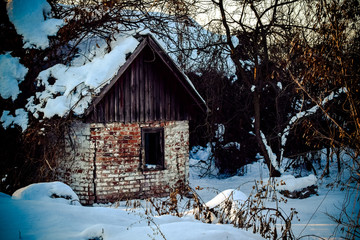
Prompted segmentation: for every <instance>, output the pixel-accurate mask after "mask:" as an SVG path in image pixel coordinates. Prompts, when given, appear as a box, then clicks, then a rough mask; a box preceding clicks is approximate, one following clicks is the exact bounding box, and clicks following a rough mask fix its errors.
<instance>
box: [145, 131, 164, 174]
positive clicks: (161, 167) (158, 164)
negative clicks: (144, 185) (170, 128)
mask: <svg viewBox="0 0 360 240" xmlns="http://www.w3.org/2000/svg"><path fill="white" fill-rule="evenodd" d="M146 134H159V140H158V141H159V142H158V143H156V145H157V147H158V148H159V155H160V157H159V159H157V160H156V164H149V163H148V161H149V160H148V155H149V153H147V152H146V145H147V144H148V143H147V142H146V139H147V138H146ZM164 142H165V141H164V128H163V127H143V128H141V155H142V159H141V163H142V169H143V170H145V171H152V170H164V169H165V146H164ZM156 151H158V150H156Z"/></svg>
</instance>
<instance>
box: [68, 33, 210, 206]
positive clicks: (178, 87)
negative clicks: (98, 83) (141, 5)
mask: <svg viewBox="0 0 360 240" xmlns="http://www.w3.org/2000/svg"><path fill="white" fill-rule="evenodd" d="M205 111H206V105H205V103H204V101H203V99H202V98H201V96H200V95H199V94H198V92H197V91H196V90H195V88H194V86H193V85H192V83H191V82H190V81H189V79H188V78H187V77H186V76H185V74H184V73H183V72H182V71H181V70H180V69H179V68H178V66H177V65H176V64H175V63H174V62H173V61H172V60H171V58H170V57H169V56H168V55H167V54H166V53H165V51H164V50H163V49H162V48H161V46H160V45H159V44H158V42H157V41H156V40H155V39H154V38H153V37H152V36H151V35H146V36H142V38H141V43H140V44H139V45H138V47H137V48H136V49H135V50H134V51H133V52H132V53H131V55H128V56H127V60H126V63H125V64H123V65H122V66H121V67H120V69H119V71H118V73H117V75H116V76H115V77H114V78H113V79H112V80H111V81H110V83H109V84H108V85H107V86H105V87H104V88H103V89H102V90H101V92H100V93H99V94H98V95H97V96H95V97H94V98H93V102H92V104H91V106H90V107H89V108H88V109H87V111H86V114H85V115H84V117H83V118H82V119H81V121H77V122H75V123H74V125H73V129H74V132H73V133H72V134H71V136H70V137H69V138H68V139H67V140H68V142H69V143H70V142H71V143H75V146H76V148H75V151H73V150H72V149H70V147H69V148H68V151H67V152H68V159H67V160H66V161H63V174H61V175H62V179H61V180H63V181H64V182H66V183H67V184H69V185H70V186H71V187H72V188H73V189H74V191H75V192H76V193H77V194H78V195H79V198H80V200H81V202H82V203H83V204H92V203H95V202H97V203H105V202H114V201H117V200H124V199H133V198H147V197H151V196H157V197H160V196H165V195H168V194H169V192H170V191H171V189H172V188H174V187H175V185H176V184H178V183H180V182H183V183H187V182H188V174H189V165H188V158H189V157H188V152H189V149H188V148H189V121H190V120H191V119H192V117H193V116H195V114H199V113H201V112H205ZM69 146H70V144H69Z"/></svg>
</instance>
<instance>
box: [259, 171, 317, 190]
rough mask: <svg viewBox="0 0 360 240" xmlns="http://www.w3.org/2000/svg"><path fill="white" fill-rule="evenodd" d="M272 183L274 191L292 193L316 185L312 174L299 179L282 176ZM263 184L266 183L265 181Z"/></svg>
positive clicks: (315, 179)
mask: <svg viewBox="0 0 360 240" xmlns="http://www.w3.org/2000/svg"><path fill="white" fill-rule="evenodd" d="M274 181H275V184H276V185H275V188H276V190H278V191H289V192H294V191H300V190H302V189H304V188H307V187H310V186H314V185H316V183H317V178H316V176H315V175H314V174H311V175H309V176H307V177H300V178H295V177H294V176H292V175H284V176H281V177H277V178H274ZM265 182H267V181H266V180H265Z"/></svg>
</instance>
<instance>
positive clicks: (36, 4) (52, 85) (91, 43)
mask: <svg viewBox="0 0 360 240" xmlns="http://www.w3.org/2000/svg"><path fill="white" fill-rule="evenodd" d="M29 4H30V3H28V1H24V0H13V1H9V2H8V4H7V12H8V15H9V19H10V21H11V22H12V23H13V24H14V26H15V29H16V31H17V32H18V34H20V35H23V37H24V46H23V48H24V49H26V48H38V49H44V48H47V47H48V46H49V41H48V40H49V39H48V36H53V35H56V33H57V30H58V29H59V27H61V26H63V25H64V24H66V23H65V22H63V20H59V19H53V18H51V16H50V15H49V12H50V5H49V4H48V3H47V2H46V0H36V1H32V2H31V4H30V5H31V6H28V5H29ZM44 14H45V15H46V18H44ZM24 16H26V17H27V18H25V17H24ZM30 23H31V24H30ZM120 28H121V26H119V29H120ZM120 30H121V31H119V33H116V34H115V35H114V36H113V38H112V40H111V42H106V41H105V40H104V39H102V38H96V37H89V38H85V39H83V40H82V42H81V43H80V44H79V45H78V50H79V52H78V56H77V57H76V58H74V59H73V60H72V61H71V62H70V63H69V64H68V65H64V64H56V65H54V66H52V67H50V68H48V69H45V70H43V71H42V72H40V73H39V75H38V76H37V78H36V85H37V89H38V91H37V92H35V93H34V94H33V95H32V96H31V97H29V98H28V99H27V104H26V106H24V108H19V109H17V110H16V111H15V116H13V115H12V114H9V111H8V109H4V111H3V112H2V115H1V116H0V121H1V122H2V125H3V127H4V128H7V127H13V126H14V124H16V125H19V126H21V127H22V129H23V130H25V129H26V127H27V124H28V117H27V116H25V115H26V114H25V115H24V113H26V112H29V113H31V114H32V115H33V116H34V117H35V118H39V119H40V118H52V117H54V116H59V117H64V116H66V115H67V114H69V113H70V112H73V113H74V114H75V115H77V116H82V115H83V114H84V113H85V111H86V110H87V109H88V108H89V106H90V103H91V102H92V101H93V99H94V96H97V95H98V94H99V93H100V91H102V90H104V87H106V86H107V85H109V83H111V81H114V78H115V77H116V76H117V75H118V74H119V70H120V69H121V67H122V66H124V64H125V63H126V62H127V56H128V55H129V54H133V53H134V52H135V51H136V49H137V48H138V47H139V45H140V40H139V39H137V38H135V37H134V36H136V35H139V34H147V35H149V34H150V35H151V39H152V40H153V42H155V43H156V45H158V46H159V48H160V49H161V52H163V53H164V54H162V56H165V55H166V56H167V53H166V52H167V51H166V47H164V46H165V45H164V44H162V43H161V41H160V40H157V39H156V36H155V35H153V34H151V33H150V32H149V31H148V30H144V29H138V30H133V31H127V32H125V31H124V30H123V29H120ZM109 49H111V51H109ZM167 57H168V58H169V59H170V57H169V56H167ZM170 61H171V62H172V63H171V64H172V66H174V68H176V69H177V71H178V72H179V73H180V75H181V76H182V78H183V80H185V81H183V82H182V84H183V85H184V87H185V88H186V89H187V90H188V92H189V94H190V95H191V96H192V98H193V99H194V100H196V101H197V102H198V104H200V105H202V106H201V108H202V109H205V108H206V105H205V101H204V100H203V99H202V97H201V96H200V94H199V93H198V92H197V91H196V89H195V87H194V85H193V84H192V83H191V81H190V80H189V79H188V77H187V76H186V75H185V74H184V72H183V71H182V70H181V69H180V68H179V66H178V65H177V64H176V63H175V61H174V60H172V59H170ZM0 68H1V69H0V70H1V80H2V81H1V83H0V94H1V97H3V98H4V99H7V98H10V97H11V99H12V100H13V101H15V100H16V98H17V96H18V94H19V93H20V92H21V91H20V90H19V87H18V86H19V84H20V83H21V82H22V81H23V80H24V78H25V75H26V73H27V72H28V69H27V68H26V67H24V66H23V65H22V64H21V63H20V61H19V59H18V58H15V57H12V56H11V53H10V52H8V53H6V54H5V55H0ZM4 80H6V81H4ZM10 85H11V86H10ZM13 85H14V86H13ZM16 112H17V113H21V116H20V115H19V116H17V115H16Z"/></svg>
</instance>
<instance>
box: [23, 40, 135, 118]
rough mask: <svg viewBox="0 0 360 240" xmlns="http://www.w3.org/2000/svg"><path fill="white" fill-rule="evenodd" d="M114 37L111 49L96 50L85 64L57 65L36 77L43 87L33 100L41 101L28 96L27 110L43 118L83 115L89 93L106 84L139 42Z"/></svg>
mask: <svg viewBox="0 0 360 240" xmlns="http://www.w3.org/2000/svg"><path fill="white" fill-rule="evenodd" d="M115 38H116V40H115V41H113V42H112V43H111V46H112V51H111V52H109V53H106V52H105V51H103V54H100V51H99V54H98V55H96V56H94V58H93V59H92V61H90V62H87V63H85V64H84V65H72V66H70V67H68V66H65V65H63V64H57V65H55V66H53V67H51V68H49V69H46V70H44V71H42V72H41V73H40V74H39V76H38V81H39V82H38V85H40V86H44V87H45V90H44V91H42V92H38V93H37V94H36V99H38V100H40V103H39V104H35V102H36V99H35V98H34V97H31V98H29V99H28V104H27V106H26V107H27V109H28V110H29V111H30V112H32V113H33V114H34V116H35V117H38V116H39V113H41V112H42V113H44V117H45V118H51V117H53V116H55V115H58V116H60V117H63V116H65V115H66V114H67V113H69V111H70V110H72V111H74V113H75V114H77V115H81V114H83V113H84V111H85V110H86V109H87V108H88V106H89V104H90V102H91V100H92V96H93V95H95V94H97V93H99V91H100V90H101V87H103V86H105V85H106V84H108V83H109V81H110V80H111V79H112V78H113V77H114V76H115V75H116V74H117V72H118V70H119V68H120V67H121V66H122V65H123V64H124V63H125V61H126V59H125V56H126V54H127V53H130V52H133V51H134V50H135V48H136V47H137V46H138V44H139V42H138V41H137V40H136V39H135V38H133V37H131V36H125V35H120V34H119V35H117V36H116V37H115ZM103 48H105V46H103ZM75 61H77V60H75ZM50 77H53V78H55V79H56V81H55V83H54V84H53V85H51V84H49V82H48V79H49V78H50Z"/></svg>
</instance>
